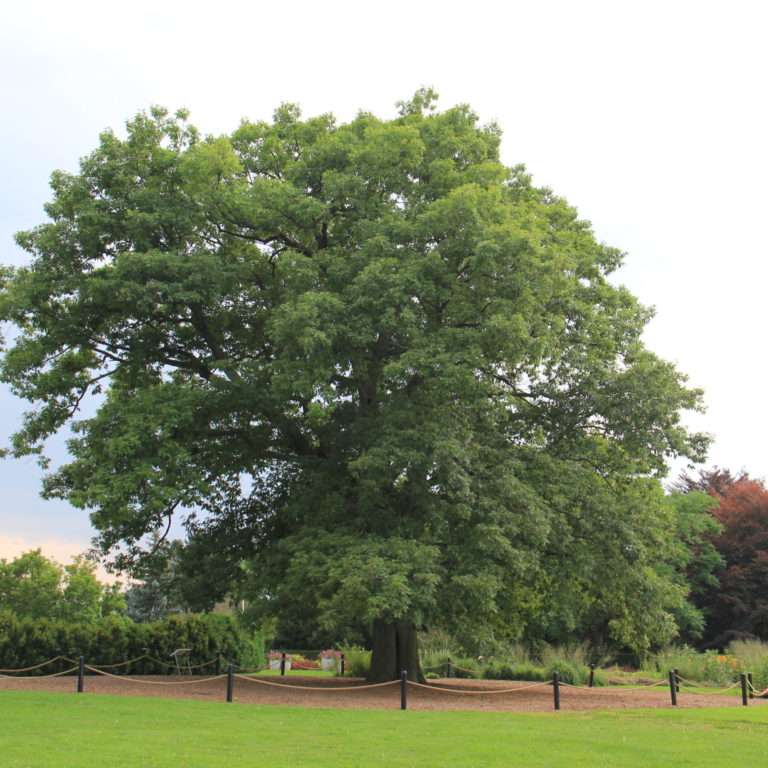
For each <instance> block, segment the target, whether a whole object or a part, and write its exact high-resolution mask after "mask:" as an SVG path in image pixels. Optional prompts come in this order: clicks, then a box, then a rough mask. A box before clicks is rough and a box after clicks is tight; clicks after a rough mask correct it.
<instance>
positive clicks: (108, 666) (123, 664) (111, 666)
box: [91, 654, 149, 669]
mask: <svg viewBox="0 0 768 768" xmlns="http://www.w3.org/2000/svg"><path fill="white" fill-rule="evenodd" d="M148 658H149V656H147V655H146V654H144V655H143V656H137V657H136V658H135V659H130V660H129V661H121V662H120V663H119V664H91V666H92V667H94V668H96V669H116V668H117V667H126V666H128V664H133V663H135V662H137V661H141V660H142V659H148Z"/></svg>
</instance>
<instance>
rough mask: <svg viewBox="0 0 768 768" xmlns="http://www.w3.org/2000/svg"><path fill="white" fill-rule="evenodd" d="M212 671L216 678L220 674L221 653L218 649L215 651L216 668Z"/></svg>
mask: <svg viewBox="0 0 768 768" xmlns="http://www.w3.org/2000/svg"><path fill="white" fill-rule="evenodd" d="M213 670H214V674H215V675H216V676H217V677H218V676H219V675H220V674H221V651H220V650H218V649H217V650H216V666H215V667H214V668H213Z"/></svg>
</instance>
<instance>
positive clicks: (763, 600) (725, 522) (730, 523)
mask: <svg viewBox="0 0 768 768" xmlns="http://www.w3.org/2000/svg"><path fill="white" fill-rule="evenodd" d="M677 488H678V489H679V490H683V489H685V490H703V491H706V492H707V493H709V494H711V495H712V496H714V497H715V498H717V499H718V500H719V504H718V506H717V507H715V508H714V509H713V510H712V512H711V514H712V515H713V516H714V517H715V519H716V520H717V521H718V522H719V523H721V525H722V526H723V530H722V532H721V533H720V535H719V536H718V537H717V538H715V539H714V544H715V547H716V548H717V550H718V551H719V552H720V554H721V555H722V556H723V558H724V559H725V568H724V569H722V570H720V571H718V573H717V576H718V579H719V581H720V586H719V587H713V588H712V589H711V590H709V591H707V592H706V593H705V594H703V595H701V596H699V599H698V603H699V607H700V608H703V609H704V612H705V615H706V618H707V627H706V631H705V636H704V641H705V644H706V645H707V646H708V647H722V646H724V645H726V644H727V643H728V642H729V641H730V640H732V639H735V638H738V637H749V636H753V637H759V638H763V639H768V489H766V487H765V483H764V482H763V481H762V480H755V479H753V478H751V477H749V475H748V474H747V473H745V472H741V473H739V474H738V475H733V474H732V473H731V472H729V471H728V470H723V469H718V468H717V467H715V469H713V470H708V471H704V472H702V473H701V475H700V477H699V479H698V480H694V479H692V478H690V477H688V476H683V477H681V479H680V480H679V481H678V483H677Z"/></svg>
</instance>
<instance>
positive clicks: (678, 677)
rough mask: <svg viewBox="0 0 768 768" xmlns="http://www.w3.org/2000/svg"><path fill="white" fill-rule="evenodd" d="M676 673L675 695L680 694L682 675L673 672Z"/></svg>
mask: <svg viewBox="0 0 768 768" xmlns="http://www.w3.org/2000/svg"><path fill="white" fill-rule="evenodd" d="M672 671H673V672H674V673H675V693H680V673H679V672H678V671H677V670H676V669H673V670H672Z"/></svg>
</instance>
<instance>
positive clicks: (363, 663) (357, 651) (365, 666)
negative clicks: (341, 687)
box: [339, 645, 371, 677]
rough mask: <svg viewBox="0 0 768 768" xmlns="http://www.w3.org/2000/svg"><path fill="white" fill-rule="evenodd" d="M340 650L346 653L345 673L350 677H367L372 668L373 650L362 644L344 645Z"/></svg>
mask: <svg viewBox="0 0 768 768" xmlns="http://www.w3.org/2000/svg"><path fill="white" fill-rule="evenodd" d="M339 650H340V651H341V652H342V653H343V654H344V673H345V674H347V675H349V676H350V677H367V675H368V670H369V669H370V668H371V651H368V650H366V649H365V648H363V647H362V646H360V645H342V646H340V648H339Z"/></svg>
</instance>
